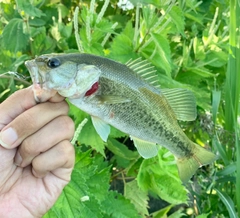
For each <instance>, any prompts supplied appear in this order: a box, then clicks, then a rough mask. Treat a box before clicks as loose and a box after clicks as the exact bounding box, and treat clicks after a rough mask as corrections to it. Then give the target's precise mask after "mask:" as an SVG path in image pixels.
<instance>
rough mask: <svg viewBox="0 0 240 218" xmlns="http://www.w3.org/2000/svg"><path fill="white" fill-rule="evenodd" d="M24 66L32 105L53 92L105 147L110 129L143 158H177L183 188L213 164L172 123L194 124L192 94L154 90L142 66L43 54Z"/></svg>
mask: <svg viewBox="0 0 240 218" xmlns="http://www.w3.org/2000/svg"><path fill="white" fill-rule="evenodd" d="M26 66H27V67H28V69H29V71H30V75H31V78H32V80H33V84H34V86H33V91H34V93H35V98H36V100H38V101H40V102H43V101H46V100H47V99H48V98H50V97H51V96H52V95H54V94H55V93H56V92H58V93H59V94H60V95H62V96H64V97H67V98H68V99H69V101H70V102H71V103H72V104H74V105H76V106H77V107H78V108H80V109H81V110H83V111H85V112H87V113H89V114H90V115H91V117H92V121H93V125H94V127H95V128H96V131H97V133H98V134H99V135H100V137H101V138H102V139H103V140H104V141H107V138H108V135H109V133H110V127H109V125H108V124H110V125H112V126H114V127H115V128H117V129H119V130H121V131H122V132H125V133H127V134H129V135H130V137H131V139H132V140H133V142H134V145H135V146H136V148H137V150H138V152H139V153H140V155H141V156H142V157H144V158H151V157H154V156H156V155H157V154H158V149H159V145H161V146H164V147H166V148H167V149H168V150H169V151H171V152H172V153H173V155H174V156H175V158H176V163H177V166H178V170H179V176H180V178H181V180H182V181H183V182H187V181H188V180H189V179H190V178H191V176H192V175H193V174H194V173H195V171H196V170H197V168H198V167H199V166H201V165H205V164H209V163H211V162H213V161H214V160H215V159H216V155H215V154H213V153H212V152H210V151H207V150H205V149H204V148H202V147H201V146H199V145H197V144H195V143H194V142H192V141H191V140H190V139H188V137H187V136H186V135H185V134H184V132H183V131H182V129H181V128H180V126H179V125H178V122H177V119H179V120H185V121H191V120H194V119H195V118H196V104H195V98H194V96H193V94H192V93H191V92H190V91H188V90H184V89H159V88H157V87H158V81H157V76H156V74H155V70H154V69H153V68H152V67H151V66H150V65H149V63H148V62H147V61H146V60H145V61H141V60H135V61H129V62H128V63H127V64H126V65H124V64H121V63H118V62H115V61H113V60H110V59H107V58H103V57H99V56H95V55H90V54H48V55H42V56H40V57H38V58H36V59H34V60H30V61H27V62H26ZM41 81H45V82H44V83H41ZM93 88H94V90H93ZM39 90H40V91H39ZM92 90H93V91H92Z"/></svg>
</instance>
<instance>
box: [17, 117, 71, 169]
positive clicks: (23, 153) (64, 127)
mask: <svg viewBox="0 0 240 218" xmlns="http://www.w3.org/2000/svg"><path fill="white" fill-rule="evenodd" d="M73 134H74V123H73V121H72V119H71V118H70V117H68V116H59V117H57V118H55V119H54V120H53V121H51V122H50V123H48V124H47V125H45V126H44V127H43V128H41V129H40V130H39V131H37V132H36V133H34V134H32V135H30V136H29V137H27V138H26V139H25V140H24V141H23V142H22V144H21V145H20V146H19V148H18V152H17V154H16V156H15V163H16V165H18V166H21V167H26V166H27V165H29V164H30V163H31V162H32V160H33V159H34V158H35V157H36V156H38V155H39V154H40V153H43V152H45V151H47V150H49V149H50V148H51V147H53V146H54V145H56V144H58V143H59V142H61V141H63V140H70V139H71V138H72V137H73Z"/></svg>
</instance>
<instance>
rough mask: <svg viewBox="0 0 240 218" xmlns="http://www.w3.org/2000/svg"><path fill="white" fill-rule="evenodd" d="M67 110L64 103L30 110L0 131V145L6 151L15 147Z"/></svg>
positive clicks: (49, 104) (42, 104)
mask: <svg viewBox="0 0 240 218" xmlns="http://www.w3.org/2000/svg"><path fill="white" fill-rule="evenodd" d="M68 109H69V107H68V104H67V103H66V102H65V101H62V102H59V103H51V102H45V103H41V104H38V105H37V106H35V107H32V108H30V109H29V110H27V111H25V112H23V113H22V114H21V115H19V116H18V117H17V118H15V119H14V120H13V121H12V122H11V123H9V124H8V125H7V126H5V127H4V128H3V129H2V131H1V133H0V140H1V141H0V142H1V145H2V146H4V147H5V148H8V149H11V148H14V147H17V146H18V145H20V144H21V142H22V141H23V140H24V139H25V138H27V137H28V136H30V135H32V134H33V133H35V132H36V131H38V130H39V129H40V128H42V127H43V126H45V125H46V124H47V123H48V122H49V121H51V120H53V119H55V118H56V117H58V116H60V115H66V114H67V113H68Z"/></svg>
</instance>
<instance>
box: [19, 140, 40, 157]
mask: <svg viewBox="0 0 240 218" xmlns="http://www.w3.org/2000/svg"><path fill="white" fill-rule="evenodd" d="M20 153H21V155H22V156H23V157H27V156H31V155H35V154H38V153H39V152H38V150H37V146H36V143H34V142H32V140H31V139H30V138H26V139H25V140H24V141H23V142H22V144H21V149H20Z"/></svg>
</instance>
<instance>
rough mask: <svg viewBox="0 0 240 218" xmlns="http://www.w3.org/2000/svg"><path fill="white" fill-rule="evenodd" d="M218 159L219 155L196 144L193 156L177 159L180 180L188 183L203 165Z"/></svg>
mask: <svg viewBox="0 0 240 218" xmlns="http://www.w3.org/2000/svg"><path fill="white" fill-rule="evenodd" d="M216 159H217V155H215V154H213V153H212V152H210V151H208V150H206V149H204V148H202V147H201V146H200V145H197V144H194V149H193V155H192V156H190V157H183V158H178V159H177V166H178V172H179V176H180V179H181V180H182V182H183V183H186V182H187V181H188V180H189V179H190V178H191V177H192V175H193V174H194V173H195V172H196V171H197V169H198V168H199V167H201V166H203V165H206V164H210V163H212V162H213V161H215V160H216Z"/></svg>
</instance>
